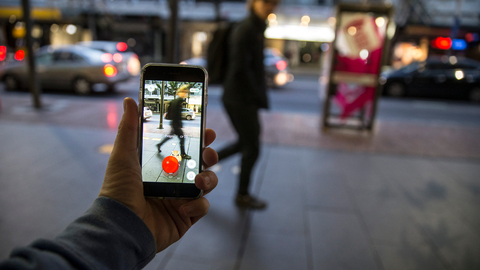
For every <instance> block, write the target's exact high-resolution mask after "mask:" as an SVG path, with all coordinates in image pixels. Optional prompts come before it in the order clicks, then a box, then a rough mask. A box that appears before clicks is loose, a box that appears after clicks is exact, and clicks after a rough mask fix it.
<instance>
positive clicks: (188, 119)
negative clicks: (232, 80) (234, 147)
mask: <svg viewBox="0 0 480 270" xmlns="http://www.w3.org/2000/svg"><path fill="white" fill-rule="evenodd" d="M206 98H207V72H206V70H205V69H204V68H202V67H199V66H187V65H170V64H147V65H145V66H144V67H143V69H142V74H141V87H140V93H139V110H140V111H139V116H140V119H139V123H141V125H140V127H139V135H138V155H139V160H140V164H141V166H142V179H143V186H144V195H145V196H147V197H160V198H197V197H199V196H201V195H202V191H201V190H199V189H198V188H197V187H196V186H195V181H194V180H195V176H196V175H197V174H199V173H200V172H202V171H203V170H204V168H203V162H202V150H203V148H204V136H205V122H206V119H205V116H206V106H207V102H206ZM146 111H151V112H152V113H151V115H150V113H148V114H146V113H144V112H146Z"/></svg>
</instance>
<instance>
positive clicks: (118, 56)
mask: <svg viewBox="0 0 480 270" xmlns="http://www.w3.org/2000/svg"><path fill="white" fill-rule="evenodd" d="M122 60H123V56H122V55H121V54H119V53H116V54H114V55H113V61H115V62H116V63H120V62H122Z"/></svg>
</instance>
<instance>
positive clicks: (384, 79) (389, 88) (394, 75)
mask: <svg viewBox="0 0 480 270" xmlns="http://www.w3.org/2000/svg"><path fill="white" fill-rule="evenodd" d="M380 84H383V93H384V95H387V96H393V97H402V96H412V97H431V98H449V99H469V100H471V101H475V102H480V63H479V62H477V61H474V60H471V59H467V58H460V57H455V56H450V57H430V58H428V59H427V60H426V61H424V62H414V63H411V64H410V65H407V66H405V67H402V68H400V69H398V70H392V71H388V72H384V73H382V74H381V75H380Z"/></svg>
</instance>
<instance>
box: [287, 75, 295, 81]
mask: <svg viewBox="0 0 480 270" xmlns="http://www.w3.org/2000/svg"><path fill="white" fill-rule="evenodd" d="M294 79H295V77H294V76H293V74H288V82H293V80H294Z"/></svg>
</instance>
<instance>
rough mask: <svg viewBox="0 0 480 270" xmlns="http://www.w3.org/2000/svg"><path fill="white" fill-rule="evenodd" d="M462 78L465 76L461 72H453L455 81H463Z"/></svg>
mask: <svg viewBox="0 0 480 270" xmlns="http://www.w3.org/2000/svg"><path fill="white" fill-rule="evenodd" d="M464 76H465V75H464V74H463V71H461V70H456V71H455V78H457V80H461V79H463V77H464Z"/></svg>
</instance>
